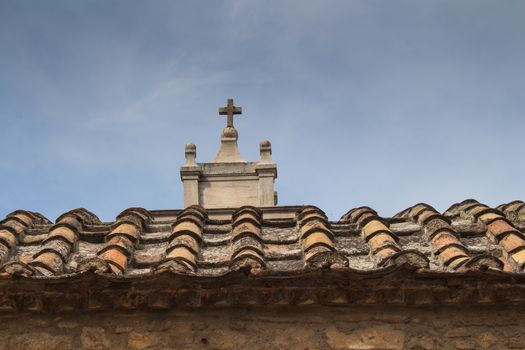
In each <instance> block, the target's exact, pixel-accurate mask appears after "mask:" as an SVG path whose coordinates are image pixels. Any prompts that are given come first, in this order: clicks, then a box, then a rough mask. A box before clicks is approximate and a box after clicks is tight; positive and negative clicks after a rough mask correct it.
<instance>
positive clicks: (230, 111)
mask: <svg viewBox="0 0 525 350" xmlns="http://www.w3.org/2000/svg"><path fill="white" fill-rule="evenodd" d="M236 114H242V108H241V107H235V106H234V105H233V98H229V99H228V105H227V106H226V107H220V108H219V115H226V116H228V120H227V122H226V126H227V127H230V128H233V116H234V115H236Z"/></svg>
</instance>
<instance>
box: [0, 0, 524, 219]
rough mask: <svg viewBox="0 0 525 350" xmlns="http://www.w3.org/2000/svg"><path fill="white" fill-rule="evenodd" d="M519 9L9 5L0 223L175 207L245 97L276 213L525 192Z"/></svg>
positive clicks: (384, 207)
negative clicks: (288, 208) (9, 218)
mask: <svg viewBox="0 0 525 350" xmlns="http://www.w3.org/2000/svg"><path fill="white" fill-rule="evenodd" d="M524 16H525V2H524V1H514V0H506V1H499V0H498V1H496V0H493V1H485V0H471V1H457V0H451V1H446V0H439V1H421V0H413V1H398V0H395V1H373V0H372V1H351V0H345V1H335V0H333V1H331V0H330V1H327V0H323V1H303V0H301V1H299V0H297V1H286V0H279V1H276V0H268V1H249V0H242V1H241V0H238V1H211V0H209V1H161V0H157V1H133V0H125V1H124V0H123V1H106V0H100V1H94V0H92V1H90V0H86V1H58V0H55V1H41V0H38V1H37V0H35V1H18V0H16V1H15V0H0V50H1V52H0V118H1V119H0V120H1V124H0V127H1V137H0V152H1V155H2V158H1V159H2V160H1V162H0V217H3V216H5V215H6V214H7V213H9V212H11V211H13V210H15V209H28V210H35V211H39V212H41V213H42V214H44V215H45V216H47V217H48V218H50V219H51V220H54V219H55V218H56V217H57V216H58V215H59V214H61V213H63V212H65V211H67V210H69V209H72V208H76V207H85V208H87V209H88V210H91V211H93V212H95V213H96V214H97V215H99V217H100V218H101V219H103V220H112V219H113V218H114V217H115V216H116V215H117V214H118V213H119V212H120V211H122V210H124V209H125V208H127V207H130V206H141V207H145V208H147V209H167V208H180V207H181V206H182V198H183V195H182V184H181V182H180V177H179V167H180V166H181V165H182V163H183V162H184V144H186V143H188V142H193V143H195V144H196V145H197V160H198V161H201V162H205V161H211V160H212V159H213V158H214V156H215V154H216V152H217V150H218V147H219V135H220V132H221V130H222V128H223V127H224V124H225V120H224V119H225V118H224V117H219V116H218V115H217V108H218V107H219V106H222V105H224V103H225V101H226V99H227V98H228V97H233V98H235V101H236V104H238V105H240V106H242V107H243V112H244V114H243V115H242V116H241V117H239V118H237V120H236V127H237V129H238V130H239V134H240V139H239V145H240V149H241V153H242V154H243V156H244V157H245V158H247V159H249V160H256V159H258V144H259V141H261V140H263V139H269V140H270V141H272V145H273V158H274V160H275V161H276V162H277V163H278V166H279V178H278V179H277V182H276V189H277V191H278V192H279V199H280V204H314V205H317V206H319V207H321V208H322V209H323V210H325V211H326V212H327V214H328V215H329V216H330V217H331V218H338V217H340V216H341V215H342V214H344V213H345V212H346V211H347V210H349V209H351V208H353V207H356V206H361V205H369V206H371V207H373V208H375V209H376V210H377V211H378V212H379V213H380V214H382V215H385V216H388V215H393V214H395V213H396V212H398V211H401V210H402V209H405V208H406V207H408V206H411V205H413V204H415V203H417V202H422V201H423V202H427V203H429V204H431V205H434V206H435V207H436V208H437V209H438V210H445V209H446V208H448V206H450V205H452V204H453V203H455V202H458V201H461V200H464V199H467V198H476V199H478V200H479V201H481V202H484V203H486V204H489V205H498V204H501V203H504V202H508V201H511V200H514V199H522V200H524V199H525V181H524V173H525V153H524V140H523V135H524V132H525V40H524V37H525V21H524V20H523V18H524Z"/></svg>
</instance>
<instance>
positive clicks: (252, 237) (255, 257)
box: [230, 206, 266, 270]
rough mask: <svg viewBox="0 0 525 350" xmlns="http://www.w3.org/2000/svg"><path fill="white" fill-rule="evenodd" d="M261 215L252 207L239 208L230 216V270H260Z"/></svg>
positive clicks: (262, 262)
mask: <svg viewBox="0 0 525 350" xmlns="http://www.w3.org/2000/svg"><path fill="white" fill-rule="evenodd" d="M261 221H262V213H261V212H260V211H259V209H256V208H255V207H252V206H244V207H241V208H239V209H238V210H237V211H236V212H234V213H233V215H232V222H233V223H232V255H231V260H230V261H231V262H230V265H231V268H232V269H233V270H237V269H240V268H243V267H250V268H256V269H261V268H265V267H266V263H265V261H264V243H263V241H262V239H261Z"/></svg>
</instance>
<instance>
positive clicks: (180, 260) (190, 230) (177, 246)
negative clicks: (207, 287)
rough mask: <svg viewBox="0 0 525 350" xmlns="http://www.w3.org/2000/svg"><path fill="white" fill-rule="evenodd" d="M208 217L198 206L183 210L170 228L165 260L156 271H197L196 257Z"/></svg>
mask: <svg viewBox="0 0 525 350" xmlns="http://www.w3.org/2000/svg"><path fill="white" fill-rule="evenodd" d="M207 219H208V215H207V213H206V210H205V209H204V208H203V207H201V206H198V205H192V206H190V207H188V208H186V209H184V210H183V211H182V212H181V213H180V214H179V216H178V217H177V220H176V221H175V223H174V224H173V226H172V234H171V237H170V243H169V245H168V248H167V249H166V258H165V259H164V260H163V261H162V263H161V264H159V266H158V267H157V269H158V270H164V269H171V270H176V271H182V272H190V273H193V272H195V271H196V270H197V268H198V264H197V257H198V254H199V250H200V245H201V243H202V234H203V232H204V225H205V223H206V220H207Z"/></svg>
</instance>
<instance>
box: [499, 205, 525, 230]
mask: <svg viewBox="0 0 525 350" xmlns="http://www.w3.org/2000/svg"><path fill="white" fill-rule="evenodd" d="M497 209H498V210H500V211H502V212H503V213H504V214H505V217H506V218H507V219H509V220H510V222H512V223H513V224H514V225H517V224H519V223H521V224H522V225H524V224H525V202H523V201H512V202H510V203H507V204H502V205H500V206H499V207H498V208H497Z"/></svg>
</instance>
